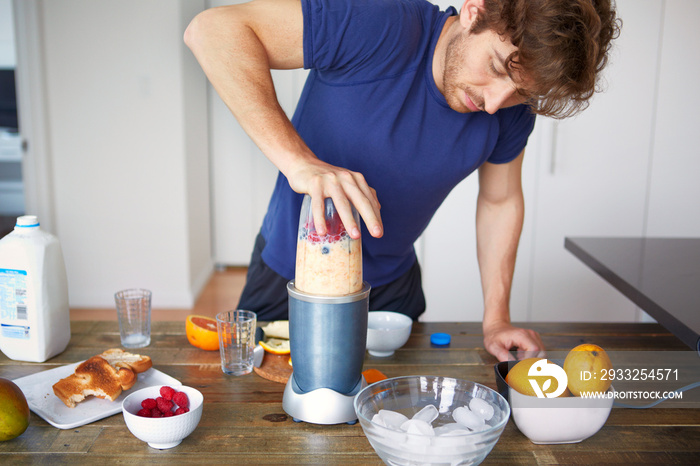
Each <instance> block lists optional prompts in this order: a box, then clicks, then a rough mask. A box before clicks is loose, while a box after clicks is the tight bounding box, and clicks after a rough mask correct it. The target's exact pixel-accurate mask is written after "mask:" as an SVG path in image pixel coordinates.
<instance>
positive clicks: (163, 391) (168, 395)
mask: <svg viewBox="0 0 700 466" xmlns="http://www.w3.org/2000/svg"><path fill="white" fill-rule="evenodd" d="M175 393H176V392H175V389H174V388H172V387H168V386H167V385H164V386H162V387H160V395H161V396H162V397H163V398H165V399H166V400H168V401H170V400H172V399H173V395H174V394H175Z"/></svg>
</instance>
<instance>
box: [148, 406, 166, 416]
mask: <svg viewBox="0 0 700 466" xmlns="http://www.w3.org/2000/svg"><path fill="white" fill-rule="evenodd" d="M151 417H163V413H161V412H160V410H159V409H158V408H153V409H152V410H151Z"/></svg>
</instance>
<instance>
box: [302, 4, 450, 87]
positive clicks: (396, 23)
mask: <svg viewBox="0 0 700 466" xmlns="http://www.w3.org/2000/svg"><path fill="white" fill-rule="evenodd" d="M303 1H304V2H305V7H304V11H305V31H304V35H305V36H304V42H305V48H304V50H305V67H307V68H316V69H319V70H324V73H325V72H328V73H329V74H327V75H326V77H327V78H329V79H332V78H331V75H334V74H336V72H339V73H341V75H342V76H343V79H350V80H353V79H355V77H354V75H356V74H358V73H359V74H360V75H361V74H363V73H364V72H370V73H371V74H372V75H373V76H375V77H377V76H386V75H392V74H394V73H400V72H402V71H403V70H405V69H406V67H410V66H411V65H412V64H416V63H417V62H419V61H420V60H421V59H422V57H423V56H424V55H425V53H426V52H427V50H428V47H429V43H430V41H431V39H432V36H433V32H434V30H435V28H436V27H437V24H438V23H439V22H440V18H441V17H442V16H443V15H444V14H445V13H442V12H440V9H439V7H437V6H436V5H434V4H432V3H430V2H428V1H426V0H303ZM348 73H349V75H348Z"/></svg>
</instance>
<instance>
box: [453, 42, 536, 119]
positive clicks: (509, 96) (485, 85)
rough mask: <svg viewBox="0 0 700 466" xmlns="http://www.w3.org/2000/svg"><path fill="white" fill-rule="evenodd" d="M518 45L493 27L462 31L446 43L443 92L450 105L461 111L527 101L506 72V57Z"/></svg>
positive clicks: (489, 109) (503, 106)
mask: <svg viewBox="0 0 700 466" xmlns="http://www.w3.org/2000/svg"><path fill="white" fill-rule="evenodd" d="M516 50H517V48H516V47H515V46H514V45H513V44H512V43H511V42H510V41H509V40H504V39H503V38H501V36H499V35H498V34H496V33H495V32H493V31H491V30H487V31H484V32H481V33H479V34H476V35H475V34H472V33H470V32H469V31H467V30H463V31H462V32H461V33H460V34H458V35H456V36H455V37H453V38H452V40H451V41H450V42H449V43H448V44H447V49H446V52H445V67H444V72H443V94H444V96H445V99H446V100H447V104H448V105H449V106H450V108H452V109H453V110H455V111H457V112H460V113H467V112H479V111H485V112H488V113H491V114H493V113H494V112H496V111H497V110H498V109H501V108H505V107H511V106H513V105H517V104H521V103H523V102H525V100H526V99H525V97H523V96H522V95H520V94H519V93H518V91H517V89H518V84H520V85H522V81H520V77H519V76H518V75H517V74H514V78H515V79H517V80H518V83H516V82H514V81H513V79H511V77H510V76H508V73H507V71H506V65H505V59H506V58H507V57H508V56H509V55H510V54H511V53H512V52H514V51H516Z"/></svg>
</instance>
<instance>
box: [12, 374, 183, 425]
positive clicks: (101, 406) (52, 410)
mask: <svg viewBox="0 0 700 466" xmlns="http://www.w3.org/2000/svg"><path fill="white" fill-rule="evenodd" d="M81 362H83V361H80V362H76V363H75V364H69V365H67V366H61V367H57V368H55V369H49V370H47V371H43V372H39V373H36V374H32V375H28V376H26V377H20V378H19V379H15V380H13V382H14V383H16V384H17V385H18V386H19V388H20V389H22V392H23V393H24V396H25V397H26V398H27V403H29V409H31V410H32V411H34V412H35V413H36V414H38V415H39V416H41V417H42V418H44V419H45V420H46V422H48V423H49V424H51V425H52V426H54V427H58V428H59V429H72V428H74V427H79V426H83V425H85V424H89V423H91V422H95V421H98V420H100V419H103V418H105V417H108V416H112V415H114V414H117V413H121V412H122V401H124V398H126V396H127V395H128V394H129V393H131V391H135V390H138V389H140V388H145V387H150V386H153V385H170V386H172V387H176V386H177V387H179V386H180V385H182V383H181V382H180V381H179V380H177V379H174V378H173V377H170V376H169V375H167V374H165V373H163V372H161V371H159V370H157V369H153V368H150V369H148V370H147V371H146V372H142V373H141V374H138V380H137V381H136V383H135V384H134V386H133V387H132V388H130V389H129V390H126V391H123V392H122V393H121V395H119V397H118V398H117V399H116V400H114V401H109V400H104V399H102V398H95V397H94V396H88V397H87V398H85V400H83V401H81V402H80V403H78V404H77V405H76V406H75V408H69V407H68V406H66V405H65V404H64V403H63V402H62V401H61V400H60V399H59V398H58V397H57V396H56V395H55V394H54V393H53V384H55V383H56V382H58V381H59V380H61V379H63V378H65V377H68V376H69V375H71V374H72V373H73V372H75V368H76V367H77V366H78V364H80V363H81Z"/></svg>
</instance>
